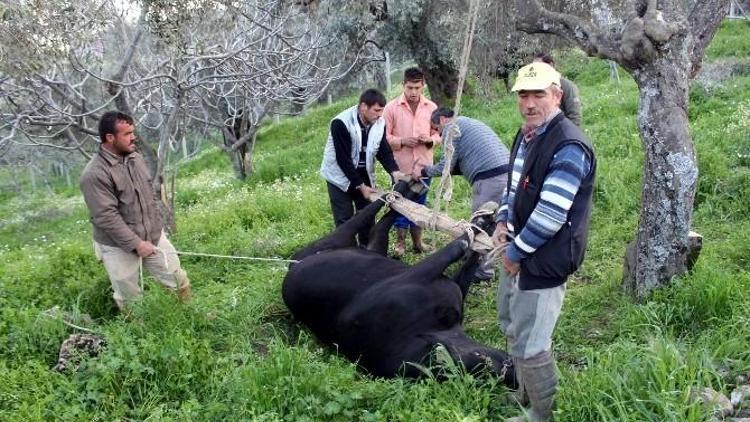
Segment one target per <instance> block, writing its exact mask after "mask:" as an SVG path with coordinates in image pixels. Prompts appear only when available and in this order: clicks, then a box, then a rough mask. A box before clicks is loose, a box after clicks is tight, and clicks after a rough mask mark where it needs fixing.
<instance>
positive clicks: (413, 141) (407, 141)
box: [401, 137, 419, 148]
mask: <svg viewBox="0 0 750 422" xmlns="http://www.w3.org/2000/svg"><path fill="white" fill-rule="evenodd" d="M417 144H419V139H418V138H414V137H409V138H401V146H402V147H409V148H414V147H415V146H417Z"/></svg>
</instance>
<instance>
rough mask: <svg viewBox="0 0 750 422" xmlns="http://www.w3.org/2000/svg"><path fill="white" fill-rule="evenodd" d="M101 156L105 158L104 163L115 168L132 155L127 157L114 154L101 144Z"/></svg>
mask: <svg viewBox="0 0 750 422" xmlns="http://www.w3.org/2000/svg"><path fill="white" fill-rule="evenodd" d="M99 155H101V156H102V158H104V161H106V162H107V164H109V165H110V166H114V165H115V164H118V163H124V162H125V160H126V159H127V158H128V157H129V156H130V155H131V154H128V155H127V156H122V155H117V154H115V153H114V152H112V151H110V150H108V149H107V148H104V146H102V145H101V144H99Z"/></svg>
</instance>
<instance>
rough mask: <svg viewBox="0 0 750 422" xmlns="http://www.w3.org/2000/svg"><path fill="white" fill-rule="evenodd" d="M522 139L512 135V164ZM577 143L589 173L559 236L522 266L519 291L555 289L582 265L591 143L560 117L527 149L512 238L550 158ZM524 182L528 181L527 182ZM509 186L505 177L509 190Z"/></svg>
mask: <svg viewBox="0 0 750 422" xmlns="http://www.w3.org/2000/svg"><path fill="white" fill-rule="evenodd" d="M522 140H523V135H522V134H521V132H520V131H519V132H518V134H516V138H515V141H514V142H513V148H512V150H511V155H510V163H511V165H512V163H513V162H514V161H515V160H516V155H517V154H518V148H519V145H520V143H521V142H522ZM573 143H575V144H578V145H580V146H581V147H582V148H583V150H584V151H586V153H587V154H588V156H589V160H590V162H591V171H590V172H589V174H588V175H587V176H585V177H584V179H583V180H582V181H581V186H580V188H579V189H578V192H577V193H576V196H575V197H574V198H573V205H572V207H571V209H570V211H569V212H568V220H567V221H566V222H565V224H563V226H562V228H560V231H558V232H557V234H555V236H554V237H553V238H552V239H550V240H549V241H548V242H547V243H545V244H544V245H542V247H540V248H539V249H537V250H536V252H534V253H533V254H532V255H530V256H529V257H528V258H526V259H523V260H522V261H521V273H520V279H519V285H518V287H519V288H520V289H521V290H531V289H546V288H550V287H555V286H559V285H561V284H563V283H565V281H566V280H567V278H568V276H569V275H570V274H572V273H573V272H575V271H576V270H577V269H578V267H580V266H581V263H582V262H583V256H584V253H585V251H586V242H587V240H588V231H589V222H590V221H591V208H592V198H593V192H594V178H595V174H596V158H595V157H594V149H593V147H592V146H591V141H589V140H588V138H587V137H586V135H584V134H583V132H581V130H580V129H579V128H578V126H576V125H575V124H574V123H573V122H571V121H570V120H568V119H567V118H565V116H564V115H563V114H562V113H560V114H558V115H557V116H555V117H554V118H553V119H552V120H551V121H550V122H549V124H548V125H547V129H546V130H545V132H544V133H543V134H541V135H540V136H538V137H536V138H535V139H534V140H533V141H532V142H531V143H530V144H528V145H526V156H525V159H524V165H523V170H522V172H521V177H520V179H519V184H518V186H517V187H516V196H515V199H514V200H513V221H511V223H512V224H513V228H514V231H515V233H516V234H518V233H521V230H522V229H523V227H524V226H525V225H526V222H527V221H528V219H529V217H530V216H531V213H532V211H534V208H536V205H537V203H538V202H539V197H540V195H541V189H542V184H543V183H544V179H545V177H546V176H547V169H548V167H549V164H550V162H551V161H552V156H553V155H555V153H556V152H557V151H559V150H560V149H561V148H562V147H564V146H565V145H569V144H573ZM527 178H528V179H527ZM511 183H512V180H511V178H510V177H509V178H508V187H509V188H510V184H511Z"/></svg>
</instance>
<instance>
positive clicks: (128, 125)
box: [81, 111, 190, 310]
mask: <svg viewBox="0 0 750 422" xmlns="http://www.w3.org/2000/svg"><path fill="white" fill-rule="evenodd" d="M99 137H100V138H101V145H100V147H99V149H98V151H97V152H96V154H94V156H93V157H92V158H91V161H90V162H89V163H88V165H86V168H85V169H84V170H83V174H81V191H82V192H83V198H84V200H85V201H86V206H88V209H89V214H90V215H91V218H90V220H91V224H92V225H93V226H94V250H95V251H96V254H97V257H98V258H99V259H100V260H101V261H102V262H103V263H104V268H106V270H107V274H108V275H109V279H110V281H111V283H112V289H113V290H114V294H113V295H112V296H113V297H114V299H115V302H116V303H117V307H118V308H120V310H122V309H124V307H125V306H126V305H127V303H128V302H130V301H132V300H133V299H135V298H137V297H138V296H140V295H141V293H142V292H141V287H140V286H139V285H138V282H139V276H140V271H139V268H140V266H141V265H143V266H145V267H146V268H147V269H148V271H149V272H150V273H151V275H152V276H153V277H154V278H156V279H157V280H158V281H159V282H160V283H161V284H162V285H164V286H165V287H167V288H169V289H172V290H176V291H177V295H178V297H179V298H180V300H182V301H186V300H188V299H189V298H190V281H189V280H188V278H187V275H186V274H185V271H183V270H182V268H180V260H179V259H178V258H177V254H176V253H175V248H174V246H172V244H171V243H170V242H169V239H167V236H166V234H165V233H164V231H163V229H162V222H161V216H160V215H159V209H158V207H157V205H156V197H155V196H154V192H153V190H152V189H151V177H150V176H149V170H148V168H147V167H146V164H145V162H144V161H143V157H141V155H140V154H138V153H137V152H135V141H136V139H135V126H134V122H133V118H132V117H130V116H128V115H127V114H124V113H120V112H116V111H109V112H106V113H104V115H102V118H101V120H100V121H99Z"/></svg>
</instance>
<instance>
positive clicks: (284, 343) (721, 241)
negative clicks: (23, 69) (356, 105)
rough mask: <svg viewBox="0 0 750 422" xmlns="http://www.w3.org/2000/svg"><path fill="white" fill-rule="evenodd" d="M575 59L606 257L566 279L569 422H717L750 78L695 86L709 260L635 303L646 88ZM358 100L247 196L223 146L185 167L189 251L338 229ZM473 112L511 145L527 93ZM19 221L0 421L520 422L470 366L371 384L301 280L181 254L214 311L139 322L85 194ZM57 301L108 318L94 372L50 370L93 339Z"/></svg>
mask: <svg viewBox="0 0 750 422" xmlns="http://www.w3.org/2000/svg"><path fill="white" fill-rule="evenodd" d="M749 34H750V28H749V27H748V26H747V25H746V24H744V23H740V22H725V23H724V24H723V25H722V28H721V32H720V33H719V36H718V38H717V40H716V41H715V42H714V43H713V44H712V45H711V47H710V48H709V50H708V56H709V59H717V58H722V57H727V56H734V55H738V56H739V55H743V54H744V56H747V52H748V50H750V37H748V35H749ZM743 51H744V53H742V52H743ZM560 62H561V70H562V71H563V73H565V74H566V75H567V76H569V77H570V78H571V79H573V80H575V81H576V82H577V83H578V85H579V88H580V90H581V94H582V99H583V107H584V109H583V114H584V125H585V131H586V132H587V133H588V134H589V135H590V137H591V138H592V139H593V141H594V144H595V147H596V151H597V154H598V160H599V168H598V171H599V172H598V182H597V186H596V192H595V199H594V200H595V208H594V215H593V222H592V229H591V236H590V244H589V249H588V252H587V259H586V262H585V263H584V266H583V268H582V269H581V270H580V271H579V272H578V273H577V274H576V275H575V276H574V277H573V278H572V280H571V282H570V283H569V284H568V287H569V290H568V295H567V299H566V304H565V306H564V308H563V314H562V316H561V318H560V322H559V325H558V328H557V330H556V332H555V338H554V342H555V351H556V354H557V359H558V364H559V368H560V371H561V374H562V382H561V390H560V393H559V395H558V399H557V409H558V410H557V413H556V420H561V421H611V420H623V421H631V420H632V421H702V420H706V419H707V418H708V415H707V414H706V412H705V411H704V409H702V408H701V407H700V406H698V405H696V404H695V403H693V402H692V401H691V399H690V391H691V390H692V389H700V388H703V387H711V388H714V389H715V390H717V391H722V392H724V393H725V394H728V393H729V392H730V391H731V389H732V388H733V387H734V377H735V376H736V375H738V374H747V373H748V371H750V351H748V350H749V349H748V347H747V345H748V344H750V328H748V327H750V324H748V322H750V321H748V315H750V312H749V311H750V293H748V292H749V291H750V289H749V287H750V214H749V213H750V211H748V208H747V198H748V197H750V158H748V157H750V143H748V139H750V123H748V122H750V77H747V76H739V77H735V78H733V79H731V80H729V81H727V82H726V83H725V84H724V86H723V87H720V88H717V89H712V90H710V91H706V90H703V89H701V88H699V87H698V86H697V85H696V86H695V87H694V89H693V90H692V92H691V108H690V121H691V133H692V135H693V139H694V142H695V148H696V151H697V154H698V162H699V171H700V181H699V186H698V192H697V196H696V201H695V213H694V227H695V230H696V231H698V232H700V233H701V234H703V236H704V246H703V251H702V254H701V257H700V259H699V261H698V263H697V265H696V267H695V268H694V270H693V272H692V273H691V274H688V275H686V276H684V277H681V278H680V279H677V280H675V281H674V282H673V283H672V285H671V286H669V287H667V288H665V289H662V290H660V291H658V292H656V293H655V294H654V295H653V296H652V297H651V298H650V299H649V300H648V301H646V302H645V303H643V304H635V303H633V302H632V301H631V300H630V299H629V298H628V297H627V296H626V295H625V294H624V293H623V290H622V288H621V286H620V280H621V277H622V259H623V254H624V248H625V245H626V244H627V243H628V242H629V241H631V240H632V239H633V237H634V233H635V230H636V227H637V224H638V212H639V207H640V180H641V173H642V163H643V149H642V146H641V142H640V138H639V136H638V132H637V128H636V123H635V113H636V110H637V101H638V100H637V91H636V87H635V84H634V82H633V81H632V79H631V78H629V77H627V76H626V75H625V74H624V73H623V72H621V73H620V76H621V82H620V83H619V84H617V83H616V82H614V81H611V80H610V79H609V69H608V66H607V64H606V63H604V62H602V61H600V60H595V59H591V58H587V57H584V56H583V55H582V54H581V53H580V52H572V53H570V54H569V55H568V56H565V57H564V58H563V59H562V60H560ZM352 101H354V99H348V100H346V101H340V102H338V103H336V104H334V105H332V106H326V107H319V108H316V109H312V110H310V111H309V112H308V113H307V114H306V115H305V116H302V117H293V118H287V119H283V120H282V121H281V122H280V123H278V124H273V125H267V126H264V127H263V128H262V130H261V132H260V133H259V136H258V144H257V147H256V160H255V164H256V173H255V174H254V175H253V176H252V177H251V178H250V179H248V180H247V181H244V182H240V181H237V180H235V179H234V177H233V174H232V169H231V166H230V164H229V161H228V159H227V158H226V156H225V155H224V154H223V153H222V152H221V151H219V150H217V149H215V148H209V149H207V150H205V151H203V152H202V153H201V154H200V155H199V156H198V157H197V158H196V159H194V160H192V161H189V162H187V163H183V164H181V165H180V167H179V177H178V182H177V196H176V204H177V212H176V217H177V224H178V228H179V231H178V232H177V233H175V234H174V235H173V236H172V240H173V243H174V244H175V245H176V246H177V248H178V249H181V250H187V251H199V252H210V253H218V254H235V255H246V256H257V257H268V258H272V257H276V258H287V257H289V256H290V255H291V254H292V253H293V252H294V251H295V250H297V249H298V248H300V247H301V246H303V245H305V244H307V243H308V242H310V241H312V240H314V239H316V238H318V237H319V236H321V235H323V234H325V233H327V232H329V231H330V230H331V228H332V227H333V223H332V221H331V216H330V209H329V204H328V198H327V194H326V191H325V186H324V183H323V182H322V181H321V180H320V178H319V176H318V175H317V171H318V167H319V164H320V157H321V155H322V151H323V146H324V142H325V137H326V134H327V127H328V123H329V121H330V119H331V118H332V117H333V116H335V115H336V114H337V113H338V112H339V111H340V110H341V109H343V108H344V107H347V106H349V104H350V103H351V102H352ZM463 114H465V115H468V116H471V117H475V118H478V119H480V120H483V121H485V122H487V123H488V124H489V125H490V126H491V127H493V128H494V129H495V130H496V131H497V133H498V134H499V135H500V137H501V139H502V140H503V142H505V143H506V144H509V143H510V140H511V138H512V137H513V135H514V134H515V132H516V130H517V128H518V125H519V123H520V122H521V119H520V117H519V116H518V112H517V110H516V106H515V101H514V98H513V97H512V96H508V95H505V94H504V93H500V92H498V93H496V94H493V95H490V96H487V97H482V98H479V97H471V96H469V97H465V100H464V105H463ZM380 176H381V178H382V177H383V176H384V175H383V174H381V175H380ZM383 180H385V179H383ZM454 182H455V185H456V187H455V192H454V199H453V202H452V203H451V204H450V205H449V206H448V212H449V213H450V214H451V215H453V216H454V217H455V218H465V217H466V216H467V215H468V197H469V189H468V186H467V184H466V182H465V181H464V180H463V179H461V178H457V179H455V180H454ZM0 215H2V216H3V218H2V221H1V222H2V224H0V420H11V421H28V420H53V419H55V420H57V419H59V420H146V419H149V420H258V421H290V420H294V421H298V420H301V421H304V420H308V421H323V420H325V421H328V420H333V421H351V420H360V421H417V420H461V421H484V420H500V419H502V418H503V417H506V416H511V415H515V414H517V413H518V411H519V409H518V407H517V406H516V405H515V404H514V403H513V402H512V400H510V399H509V397H508V395H507V392H506V390H505V388H504V387H502V386H500V385H498V384H497V382H496V381H494V380H491V379H490V380H487V379H477V378H474V377H472V376H468V375H465V374H462V373H461V371H460V370H458V369H457V368H455V367H451V366H450V365H448V367H447V368H448V369H447V371H448V372H447V377H448V381H446V382H442V383H439V382H437V381H435V380H434V379H429V378H428V379H425V380H421V381H417V382H414V381H407V380H402V379H395V380H382V379H372V378H370V377H368V376H366V375H364V374H362V373H361V372H359V371H358V370H357V369H356V367H355V365H354V364H352V363H350V362H348V361H346V360H345V359H343V358H340V357H339V356H337V354H336V352H335V350H331V349H329V348H324V347H322V346H321V345H319V344H318V343H317V342H316V341H315V340H314V339H313V338H312V337H311V335H310V334H309V333H308V332H307V331H306V330H304V329H303V328H301V327H299V326H298V325H297V324H296V323H294V321H292V319H291V317H290V316H289V314H288V312H287V311H286V309H285V307H284V305H283V302H282V301H281V298H280V284H281V281H282V279H283V277H284V274H285V272H286V267H285V266H284V265H281V264H274V263H259V262H249V261H231V260H219V259H214V258H204V257H183V259H182V261H183V265H184V267H185V268H186V270H187V271H188V273H189V275H190V278H191V281H192V283H193V286H194V293H195V298H194V300H193V301H192V302H191V303H190V304H189V305H186V306H182V305H180V304H178V303H177V302H176V300H175V299H174V298H173V297H171V296H170V295H168V294H167V293H165V292H164V291H163V290H162V289H160V288H159V287H157V286H156V284H155V283H153V282H150V281H147V292H146V295H145V298H144V300H143V301H142V302H140V303H139V304H138V305H137V306H135V307H134V309H133V312H132V314H131V315H130V316H129V317H127V318H125V317H123V316H122V315H119V314H118V313H117V312H116V311H115V309H113V306H112V301H111V298H110V296H111V292H110V287H109V282H108V280H107V278H106V275H105V273H104V269H103V268H102V267H101V266H100V265H99V264H97V263H96V262H95V260H94V257H93V253H92V251H91V243H90V225H89V223H88V217H87V213H86V210H85V207H84V205H83V203H82V200H81V198H80V195H78V193H77V192H76V191H75V189H67V188H65V187H61V188H60V189H56V193H55V194H54V195H47V194H44V195H42V194H39V195H36V196H23V197H19V196H16V195H14V194H9V193H7V192H5V191H4V192H3V193H2V195H0ZM427 236H428V240H429V241H430V242H432V243H436V244H444V243H445V242H446V240H447V238H446V237H445V236H443V235H439V234H435V233H429V234H428V235H427ZM416 259H418V258H417V257H415V256H413V255H409V256H407V260H408V261H410V262H414V261H415V260H416ZM494 297H495V285H494V284H492V285H490V284H483V285H479V286H475V287H474V288H473V290H472V294H471V295H470V297H469V298H468V300H467V314H466V320H465V327H466V329H467V331H468V332H469V333H470V335H472V336H473V337H474V338H476V339H478V340H480V341H483V342H485V343H488V344H492V345H494V346H496V347H499V348H504V344H505V341H504V339H503V338H502V335H501V334H500V332H499V330H498V328H497V320H496V318H497V317H496V315H495V308H494V306H495V305H494ZM53 306H59V307H60V308H61V309H62V310H65V311H68V312H71V313H72V314H73V315H74V316H75V315H80V314H84V313H85V314H89V315H90V316H91V317H92V318H93V323H92V322H86V321H85V320H84V319H80V318H79V319H76V323H78V324H81V325H86V326H87V327H88V328H92V329H94V330H96V331H99V332H101V333H103V334H104V335H105V336H106V338H107V341H108V346H107V349H106V352H105V353H104V354H102V355H101V356H100V357H98V358H97V359H92V360H90V361H87V362H86V363H85V364H84V365H83V366H82V368H81V369H80V370H79V371H78V372H76V373H66V374H58V373H55V372H52V371H50V368H51V366H53V365H54V363H55V360H56V358H57V349H58V347H59V345H60V343H61V342H62V340H63V339H65V338H66V337H67V335H68V334H70V333H71V332H72V331H73V330H72V329H71V328H69V327H68V326H66V325H64V324H63V323H62V322H61V321H60V320H59V319H54V318H50V317H47V316H44V315H43V314H42V312H43V311H45V310H47V309H49V308H52V307H53Z"/></svg>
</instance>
